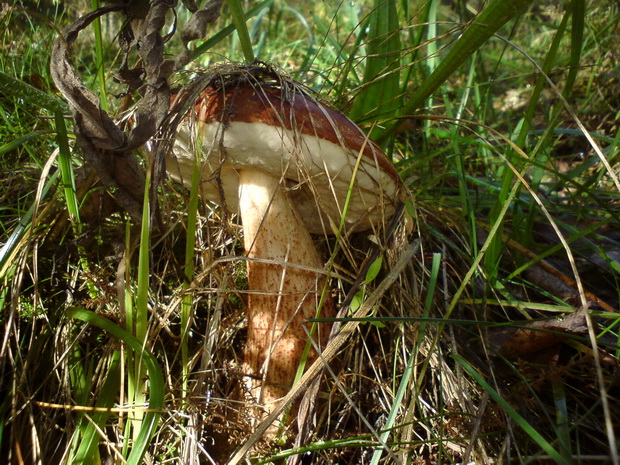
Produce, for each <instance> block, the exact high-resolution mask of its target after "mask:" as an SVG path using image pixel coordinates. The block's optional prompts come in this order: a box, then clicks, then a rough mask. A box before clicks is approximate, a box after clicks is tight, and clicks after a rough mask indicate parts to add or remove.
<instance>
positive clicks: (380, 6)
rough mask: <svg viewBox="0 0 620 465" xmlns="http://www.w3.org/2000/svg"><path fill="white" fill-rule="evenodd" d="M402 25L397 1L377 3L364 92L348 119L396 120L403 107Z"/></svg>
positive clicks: (365, 70)
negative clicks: (401, 97) (397, 112)
mask: <svg viewBox="0 0 620 465" xmlns="http://www.w3.org/2000/svg"><path fill="white" fill-rule="evenodd" d="M400 51H401V42H400V25H399V20H398V11H397V10H396V2H395V1H394V0H375V5H374V9H373V11H372V12H371V13H370V22H369V31H368V41H367V44H366V53H367V58H366V67H365V69H364V78H363V84H362V86H363V87H362V90H361V92H360V93H359V94H358V95H357V97H356V99H355V103H354V104H353V108H352V109H351V112H350V114H349V116H350V117H351V118H352V119H354V120H357V121H364V122H365V123H370V122H374V121H377V120H385V119H389V118H391V117H393V116H394V115H395V114H396V111H397V109H398V108H399V107H400V99H399V96H400V72H399V69H400Z"/></svg>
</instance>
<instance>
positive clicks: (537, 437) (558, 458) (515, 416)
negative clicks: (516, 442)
mask: <svg viewBox="0 0 620 465" xmlns="http://www.w3.org/2000/svg"><path fill="white" fill-rule="evenodd" d="M452 358H453V359H454V360H455V361H456V362H457V363H458V364H459V365H461V367H463V369H464V370H465V371H466V372H467V373H469V374H470V375H471V376H472V377H473V378H474V379H475V380H476V382H477V383H478V384H479V385H480V386H481V387H482V388H483V389H484V390H485V391H486V392H488V393H489V395H490V396H491V398H492V399H493V400H494V401H495V402H497V403H498V404H499V405H500V407H501V408H502V410H503V411H504V412H506V414H507V415H508V416H509V417H510V418H512V420H513V421H514V422H515V423H516V424H517V425H519V426H520V427H521V428H522V429H523V430H524V431H525V432H526V433H527V434H528V435H529V436H530V437H531V438H532V440H534V441H535V442H536V443H537V444H538V445H539V446H540V447H541V449H543V450H544V451H545V452H546V453H547V454H549V456H550V457H551V458H552V459H553V460H555V462H556V463H559V464H566V465H570V464H571V463H572V462H571V461H570V460H569V459H567V458H566V457H564V456H563V455H562V454H560V453H559V452H558V451H557V450H555V449H554V448H553V446H552V445H551V444H549V442H548V441H547V440H546V439H545V438H543V437H542V435H541V434H540V433H539V432H538V431H536V430H535V429H534V427H533V426H532V425H530V424H529V423H528V422H527V421H526V420H525V418H523V417H522V416H521V415H519V413H518V412H517V411H516V410H515V409H514V408H513V407H512V405H510V404H509V403H508V402H506V401H505V400H504V399H503V398H502V396H501V395H500V394H499V393H498V392H497V391H496V390H495V389H493V388H492V387H491V386H490V385H489V384H488V383H487V382H486V381H485V380H484V379H483V378H482V376H480V374H479V373H478V372H477V371H476V370H474V368H473V367H472V366H471V365H470V364H469V363H467V362H466V361H465V359H463V357H461V356H460V355H458V354H452Z"/></svg>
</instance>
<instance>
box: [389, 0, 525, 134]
mask: <svg viewBox="0 0 620 465" xmlns="http://www.w3.org/2000/svg"><path fill="white" fill-rule="evenodd" d="M531 2H532V0H515V1H513V2H507V1H506V0H493V1H492V2H491V3H489V5H488V6H487V7H486V8H485V9H484V11H482V13H480V14H479V15H478V16H477V17H476V18H475V19H474V20H473V21H472V23H471V24H469V25H468V26H467V27H466V28H465V30H464V32H463V35H462V36H461V37H460V38H459V39H458V40H457V42H456V43H455V44H454V46H453V47H452V48H451V49H450V51H449V52H448V54H447V55H446V56H445V58H444V59H443V60H442V61H441V63H440V64H439V66H437V68H436V69H435V71H434V72H433V73H432V74H431V75H430V76H429V77H428V79H426V81H424V83H423V84H422V85H421V86H420V87H419V88H418V89H417V90H415V92H413V94H412V95H411V96H410V97H409V98H408V99H407V100H406V102H405V104H404V106H403V107H402V109H401V111H400V112H399V114H400V116H407V115H411V114H413V113H414V112H415V110H417V109H418V108H419V107H420V106H422V104H423V103H424V101H425V100H426V99H427V98H428V97H430V96H431V95H432V94H433V92H435V91H436V90H437V89H438V88H439V86H441V85H442V84H443V83H444V82H445V80H446V79H448V77H450V76H451V75H452V74H453V73H454V72H455V71H456V70H457V69H458V68H459V67H460V66H461V65H462V64H463V63H464V62H465V61H466V60H467V59H468V58H469V57H470V56H471V55H473V53H474V52H475V51H476V50H478V49H479V48H480V47H481V46H482V45H483V44H484V43H485V42H486V41H487V40H488V39H489V38H490V37H491V36H493V34H495V33H496V32H497V31H499V30H500V29H501V28H502V27H503V26H504V24H506V23H507V22H508V21H510V20H511V19H513V18H515V17H517V16H518V15H519V14H520V13H521V11H522V10H523V9H524V8H525V7H526V6H528V5H529V4H530V3H531ZM401 122H402V120H398V121H395V122H394V123H392V124H391V125H389V126H388V127H387V129H386V130H385V131H384V132H382V133H381V134H380V135H378V137H377V141H378V142H379V143H384V142H386V141H387V139H388V138H389V137H390V136H391V135H393V134H394V133H395V132H396V130H397V129H398V126H399V125H400V124H401Z"/></svg>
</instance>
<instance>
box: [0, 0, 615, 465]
mask: <svg viewBox="0 0 620 465" xmlns="http://www.w3.org/2000/svg"><path fill="white" fill-rule="evenodd" d="M191 3H193V2H184V3H182V4H180V5H179V6H177V7H176V10H177V14H176V16H174V15H172V14H171V13H169V14H168V16H167V17H166V21H167V24H166V26H165V28H164V33H170V32H171V31H173V27H172V25H173V23H174V22H175V21H176V34H174V35H173V36H172V37H171V38H170V40H168V41H167V42H166V43H165V44H164V53H165V55H164V57H165V58H167V59H174V58H175V57H179V56H182V51H183V49H184V45H183V43H182V41H181V38H180V35H181V34H180V31H182V30H183V27H184V25H185V24H187V23H188V22H189V21H190V16H191V15H190V12H189V11H188V10H187V8H186V4H188V5H189V4H191ZM196 3H198V4H199V6H201V5H200V4H201V3H202V2H196ZM98 4H99V2H97V1H94V2H92V7H93V9H94V8H96V7H97V6H98ZM110 4H111V5H112V6H114V5H115V4H116V2H110ZM110 4H108V3H105V5H110ZM105 5H104V6H105ZM86 8H87V6H84V5H81V4H80V6H77V4H76V5H73V4H72V3H68V2H67V3H65V4H63V3H59V2H56V1H51V0H49V1H45V0H39V1H22V2H17V6H15V7H13V6H9V5H8V4H6V3H2V4H0V173H1V174H2V183H1V184H0V199H1V202H0V218H1V221H0V246H1V247H0V323H1V324H2V328H3V331H2V332H1V333H0V376H1V378H0V462H2V463H15V464H21V463H25V464H30V463H32V464H38V463H43V464H47V463H70V464H77V463H81V464H91V463H101V462H102V461H104V460H109V462H105V463H124V462H125V461H127V462H128V463H133V464H139V463H184V464H185V463H186V464H198V463H228V461H227V460H228V459H229V458H230V457H232V456H233V454H234V452H235V450H237V451H241V452H238V454H237V456H235V457H237V458H239V459H241V458H250V460H251V462H252V463H271V462H275V463H282V462H281V459H285V458H286V459H289V458H291V459H292V458H297V459H300V458H301V457H302V456H303V457H304V460H308V462H305V461H304V463H312V464H322V463H334V464H336V463H337V464H343V465H344V464H358V463H371V464H373V465H375V464H379V463H385V464H387V463H390V464H391V463H398V464H400V463H402V464H413V463H470V462H475V463H500V462H501V463H508V462H509V461H513V462H517V463H542V462H543V461H544V462H545V463H546V462H549V463H551V462H553V463H562V464H570V463H596V461H601V462H602V461H603V460H610V461H609V462H607V463H615V464H618V445H617V435H618V432H619V431H618V425H620V404H619V403H618V402H617V401H616V399H617V397H618V395H619V394H620V392H619V391H618V382H617V370H618V366H619V357H620V344H619V340H618V334H619V326H620V319H619V314H618V312H617V310H618V307H619V301H620V252H619V251H620V235H619V233H618V231H620V209H619V205H620V180H619V169H618V167H619V166H620V163H619V161H620V159H619V153H620V97H619V96H620V78H619V76H620V69H619V68H620V7H619V6H618V4H617V2H614V1H613V0H601V1H598V2H590V3H586V2H585V1H583V0H571V1H566V2H562V3H560V2H553V1H543V2H529V1H525V0H524V1H519V2H517V1H515V2H506V1H504V0H489V1H488V2H466V1H460V0H459V1H454V2H447V1H446V2H439V1H437V0H428V1H411V2H407V1H402V2H398V1H383V0H372V1H371V0H364V1H361V2H343V3H337V2H306V3H304V2H290V3H286V2H284V1H281V0H264V1H262V2H246V3H244V2H240V1H238V0H230V1H226V2H224V3H223V5H222V8H221V14H220V15H219V17H217V19H216V20H215V21H214V22H213V23H211V24H208V25H207V26H206V32H205V34H204V35H203V36H201V38H198V39H195V40H193V41H192V42H191V43H190V51H191V53H190V54H191V58H192V60H191V61H190V62H188V63H187V64H184V66H183V69H182V70H179V71H177V72H175V73H174V74H172V75H171V76H170V78H169V81H170V83H171V85H173V86H175V85H178V84H180V83H184V82H187V81H188V80H190V79H191V77H192V71H194V70H196V69H200V68H201V67H210V66H213V65H214V64H217V63H221V62H226V61H232V62H239V63H240V62H244V60H250V59H251V58H254V59H256V60H261V61H264V62H267V63H269V64H272V65H274V66H276V67H278V68H279V69H281V70H283V72H285V73H287V74H289V75H290V76H292V77H293V78H294V79H296V80H297V81H300V82H302V83H303V84H305V85H306V86H308V87H309V88H310V89H312V90H313V91H316V92H317V93H318V94H319V95H320V96H321V98H323V99H324V100H326V101H328V102H330V103H332V104H333V105H335V106H337V107H338V108H340V109H341V110H342V111H343V112H345V113H347V114H348V115H350V116H351V117H352V118H354V119H355V120H356V122H358V124H360V125H361V126H362V127H363V128H364V129H365V130H367V131H368V132H369V134H371V136H372V138H373V139H374V140H376V141H377V142H378V143H380V144H381V146H382V147H383V148H384V150H385V151H386V153H388V154H389V156H390V157H391V158H392V160H393V161H394V163H395V165H396V166H397V168H398V170H399V172H400V173H401V176H402V178H403V180H404V181H405V183H406V184H407V186H408V187H409V189H410V191H411V202H410V203H408V204H407V205H406V209H407V212H408V214H409V215H410V216H411V217H413V218H414V220H415V221H414V231H413V233H412V234H411V235H408V236H407V235H406V234H405V232H404V231H403V230H402V229H403V228H400V229H397V231H396V232H395V235H394V238H393V239H391V240H389V241H388V240H386V239H383V238H382V237H381V234H377V235H376V236H374V237H370V236H369V234H368V233H366V234H364V233H361V234H358V235H356V236H355V237H348V236H347V237H346V238H340V239H341V240H336V239H333V240H331V242H330V241H328V240H326V239H322V242H321V247H322V248H323V250H324V251H326V252H327V251H329V252H331V253H332V254H331V255H332V256H331V261H330V264H333V266H332V268H331V270H330V273H331V276H332V284H331V288H332V289H337V292H336V299H337V301H338V303H339V305H340V306H345V307H346V306H347V305H349V304H350V312H349V313H348V315H349V316H348V317H344V318H342V319H340V320H339V321H341V322H342V323H343V328H344V329H346V330H350V331H351V333H350V335H348V336H346V337H345V336H342V337H341V338H340V339H338V342H340V343H341V344H342V345H341V346H340V349H339V353H338V355H337V357H336V363H333V364H332V365H331V366H330V369H326V370H325V372H324V374H323V377H324V378H325V379H324V383H323V384H322V385H321V387H320V393H319V402H318V403H317V410H316V418H315V424H314V425H313V427H312V429H311V431H309V432H308V433H307V435H306V437H303V438H302V439H303V440H302V441H301V443H299V444H296V445H293V444H292V443H291V442H290V441H288V440H287V437H286V431H285V432H284V434H283V437H282V440H281V441H279V442H277V443H276V444H275V445H274V444H262V443H260V442H257V443H255V444H254V443H252V444H250V443H248V442H247V441H248V438H253V437H254V436H253V435H252V433H253V432H254V429H253V428H252V427H250V425H248V424H247V421H245V419H244V418H243V417H242V416H240V415H239V414H238V413H237V412H238V410H239V409H238V401H236V400H235V399H236V398H238V397H236V395H235V392H234V391H235V389H236V387H237V386H238V385H239V382H240V380H239V378H240V374H239V364H240V360H241V357H242V347H243V342H244V338H245V333H244V315H245V302H246V300H247V296H246V292H245V291H246V289H245V284H246V279H245V264H244V261H243V259H242V254H243V251H242V246H241V243H242V241H241V239H240V234H241V233H240V230H239V228H238V226H237V224H236V222H235V220H234V218H231V217H230V215H227V213H226V212H222V211H221V210H219V209H217V208H216V207H214V206H213V205H210V204H208V203H207V202H204V201H203V200H202V199H200V198H199V197H198V196H197V190H198V188H197V180H195V181H196V182H195V183H194V187H193V188H192V189H191V191H186V190H185V189H183V188H182V187H180V186H179V185H177V184H175V183H173V182H172V181H170V180H166V179H164V180H161V181H159V180H158V179H151V178H150V174H151V172H152V170H151V169H150V168H151V167H152V166H151V165H149V163H148V162H147V160H145V159H144V158H141V160H142V162H141V164H140V165H139V169H140V172H144V173H145V176H144V177H145V183H144V184H145V185H144V186H140V188H141V191H140V194H141V195H143V197H141V198H140V199H138V200H135V199H134V201H135V202H136V204H137V205H139V206H140V208H139V209H138V210H137V211H128V209H127V208H124V207H125V205H126V204H124V203H123V202H122V200H121V196H120V195H119V192H120V191H121V190H122V189H120V188H117V189H114V188H109V187H106V186H107V184H106V183H105V182H102V181H100V180H99V179H98V176H97V173H96V170H95V172H93V171H92V170H91V169H89V166H92V165H89V164H88V163H86V162H85V160H86V159H88V156H85V154H84V153H83V150H81V149H80V148H78V146H77V144H76V135H75V133H74V126H73V120H72V119H71V118H70V117H69V116H68V115H69V114H70V109H69V106H68V105H67V103H66V102H65V99H64V97H63V95H62V94H61V93H60V92H59V91H58V90H57V89H56V87H55V85H54V83H53V81H52V77H51V74H50V69H49V68H50V67H49V62H50V59H51V51H52V47H53V44H54V42H55V41H56V40H57V39H58V37H59V31H61V30H64V29H65V28H67V27H68V26H69V25H70V24H71V23H72V22H73V21H74V20H76V19H77V18H79V17H81V16H83V15H84V14H86V13H88V12H89V11H91V10H87V9H86ZM123 24H126V23H124V19H123V17H122V16H121V15H120V13H111V14H107V15H104V16H102V17H101V18H100V19H98V20H96V21H95V22H94V23H93V24H92V25H91V26H89V27H87V28H86V29H84V30H83V31H82V32H81V33H80V34H79V37H78V39H77V42H76V43H75V45H74V46H73V50H72V54H71V57H70V59H71V63H72V64H73V66H74V67H75V69H76V70H77V72H78V73H79V75H80V77H81V79H82V80H83V81H84V84H85V85H86V87H87V88H89V89H90V90H92V91H93V92H94V93H95V94H96V95H97V96H98V97H99V98H100V99H101V101H102V108H103V109H107V112H108V113H109V114H110V115H114V116H120V115H121V113H122V112H123V111H125V110H127V109H130V108H132V107H135V106H136V105H137V104H138V102H139V101H140V99H141V98H142V97H144V95H145V93H144V92H143V91H138V90H137V89H131V91H129V92H127V89H126V86H124V85H122V84H120V83H119V79H118V78H117V79H115V78H114V77H115V76H117V73H118V72H119V69H120V66H121V62H122V47H121V45H119V44H120V41H119V33H120V30H121V28H122V27H123ZM235 31H238V33H237V32H235ZM129 60H130V62H131V63H130V66H133V65H135V64H136V63H137V62H139V60H138V56H137V54H136V51H135V50H133V51H132V52H131V53H130V54H129ZM142 90H143V89H142ZM145 98H146V97H145ZM91 161H92V160H91ZM156 182H159V184H153V185H155V186H156V187H157V189H156V191H155V192H154V194H155V195H150V194H151V193H152V192H151V191H150V190H149V186H150V185H151V183H156ZM142 198H143V199H144V201H142ZM153 218H155V219H157V220H159V221H152V220H153ZM156 223H159V225H156ZM156 226H157V227H156ZM373 254H374V255H373ZM408 254H409V255H408ZM411 255H413V257H414V258H413V259H412V260H403V259H402V257H408V256H411ZM327 257H328V254H327V253H326V260H327ZM358 278H360V279H358ZM356 282H357V284H355V283H356ZM332 370H333V371H332ZM235 460H236V459H235ZM278 461H279V462H278ZM293 463H294V462H293Z"/></svg>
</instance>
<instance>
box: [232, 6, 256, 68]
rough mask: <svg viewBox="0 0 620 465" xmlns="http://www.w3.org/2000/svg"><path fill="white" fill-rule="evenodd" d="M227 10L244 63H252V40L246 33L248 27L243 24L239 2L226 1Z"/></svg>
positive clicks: (243, 18) (243, 19)
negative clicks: (237, 36) (235, 31)
mask: <svg viewBox="0 0 620 465" xmlns="http://www.w3.org/2000/svg"><path fill="white" fill-rule="evenodd" d="M226 3H227V4H228V8H229V9H230V14H231V16H232V20H233V24H234V25H235V28H236V29H237V34H238V35H239V42H240V43H241V49H242V50H243V56H244V57H245V59H246V61H248V62H250V61H254V51H253V49H252V39H250V34H249V32H248V25H247V23H246V22H245V21H246V20H245V16H244V14H243V7H242V6H241V2H239V0H227V1H226Z"/></svg>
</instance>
